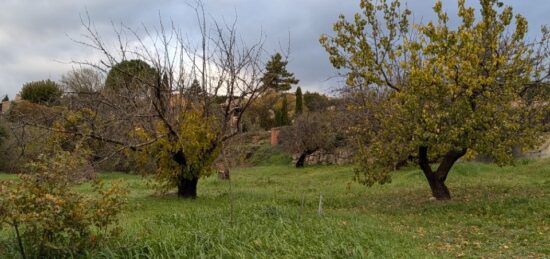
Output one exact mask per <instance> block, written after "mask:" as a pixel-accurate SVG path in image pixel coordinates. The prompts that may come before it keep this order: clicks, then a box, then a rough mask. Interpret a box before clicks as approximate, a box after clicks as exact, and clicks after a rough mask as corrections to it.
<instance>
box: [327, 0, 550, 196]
mask: <svg viewBox="0 0 550 259" xmlns="http://www.w3.org/2000/svg"><path fill="white" fill-rule="evenodd" d="M360 6H361V11H362V12H361V13H358V14H356V15H355V16H354V18H353V19H352V20H351V21H350V20H347V19H346V18H345V17H344V16H340V19H339V20H338V21H337V22H336V23H335V24H334V31H335V35H334V36H328V35H323V36H322V37H321V39H320V42H321V44H322V45H323V46H324V48H325V49H326V50H327V52H328V54H329V56H330V61H331V62H332V64H333V66H334V67H335V68H337V69H339V70H340V71H341V72H342V75H344V76H345V77H346V80H347V81H346V83H347V87H348V88H350V89H353V91H352V92H354V93H356V94H357V95H361V96H362V97H363V100H364V101H363V102H358V103H356V105H358V107H352V108H359V109H364V110H368V114H369V116H365V118H364V122H363V123H361V125H360V126H359V127H356V128H355V130H356V131H358V132H360V133H362V134H361V136H362V137H361V138H359V139H358V141H361V143H362V149H361V151H360V154H359V157H360V159H359V166H358V168H357V173H356V180H358V181H359V182H361V183H364V184H366V185H368V186H371V185H373V184H375V183H381V184H383V183H386V182H389V181H390V179H391V178H390V172H391V171H392V170H393V168H394V167H395V164H396V163H399V162H400V161H403V160H407V159H409V160H412V161H414V162H415V163H416V164H417V165H418V166H419V167H420V168H421V169H422V172H423V173H424V175H425V176H426V179H427V180H428V183H429V185H430V187H431V191H432V195H433V197H435V198H436V199H439V200H447V199H450V198H451V195H450V192H449V190H448V188H447V186H446V185H445V181H446V179H447V176H448V174H449V172H450V170H451V168H452V167H453V165H454V164H455V162H457V160H459V159H460V158H462V157H464V156H465V155H472V156H473V155H475V154H484V155H489V156H491V157H492V158H493V159H494V161H496V162H497V163H498V164H501V165H502V164H507V163H511V162H512V161H513V156H512V149H513V148H514V147H520V148H523V149H527V148H532V147H534V146H535V145H536V144H537V143H539V141H540V140H541V137H542V132H543V128H544V125H543V124H542V121H543V119H542V118H543V115H544V113H545V111H548V103H549V97H548V94H547V91H545V89H546V90H547V89H548V87H549V85H548V77H549V68H550V67H549V66H548V62H547V61H548V60H547V57H548V54H549V52H548V47H547V46H548V44H549V43H550V40H549V39H550V37H549V36H550V33H549V30H548V29H547V28H546V27H544V28H543V29H542V35H541V36H540V37H539V38H538V39H537V40H534V41H528V40H527V36H526V33H527V28H528V24H527V21H526V19H525V18H524V17H523V16H521V15H519V14H514V12H513V10H512V8H511V7H509V6H505V5H504V4H503V3H502V2H500V1H498V0H480V6H481V8H480V10H479V13H477V12H476V10H475V9H474V8H472V7H468V6H466V4H465V1H464V0H460V1H458V17H459V23H458V26H454V25H451V24H450V21H449V19H450V18H449V15H448V14H447V13H446V12H445V11H443V4H442V1H437V2H436V3H435V5H434V7H433V10H434V12H435V14H436V16H437V18H436V20H435V21H430V22H428V23H425V24H414V25H412V24H411V23H410V21H411V12H410V11H409V10H408V9H404V8H401V7H400V1H398V0H393V1H389V0H382V1H379V2H377V4H375V3H374V2H373V1H369V0H361V2H360Z"/></svg>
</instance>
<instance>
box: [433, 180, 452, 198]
mask: <svg viewBox="0 0 550 259" xmlns="http://www.w3.org/2000/svg"><path fill="white" fill-rule="evenodd" d="M428 183H429V184H430V189H432V196H433V197H434V198H435V199H436V200H441V201H444V200H450V199H451V193H450V192H449V189H448V188H447V186H446V185H445V181H444V180H439V179H428Z"/></svg>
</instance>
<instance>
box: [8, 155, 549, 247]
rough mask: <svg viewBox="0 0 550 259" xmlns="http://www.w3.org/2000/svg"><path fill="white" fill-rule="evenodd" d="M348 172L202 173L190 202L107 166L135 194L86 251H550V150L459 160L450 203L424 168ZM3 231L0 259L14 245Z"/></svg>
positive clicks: (283, 169) (312, 169)
mask: <svg viewBox="0 0 550 259" xmlns="http://www.w3.org/2000/svg"><path fill="white" fill-rule="evenodd" d="M352 176H353V171H352V168H351V167H339V166H326V167H308V168H305V169H302V170H297V169H294V168H292V167H290V166H282V165H279V166H259V167H252V168H244V169H239V170H234V171H233V172H232V180H231V182H228V181H221V180H218V179H216V177H210V178H207V179H204V180H202V181H201V182H200V183H199V198H198V199H197V200H193V201H191V200H181V199H178V198H177V197H176V196H174V195H168V196H162V197H160V196H156V195H154V192H153V191H152V190H150V189H149V188H147V185H146V183H145V180H144V179H143V178H141V177H139V176H132V175H125V174H120V173H106V174H103V175H102V177H103V178H104V179H105V180H107V181H111V180H115V179H122V180H124V181H126V182H127V185H128V187H129V188H130V190H131V193H130V196H129V201H130V202H129V206H128V209H127V210H126V212H125V213H124V214H123V215H122V216H121V221H120V224H121V227H122V228H123V230H124V231H123V233H122V235H121V236H120V238H118V239H117V240H112V241H109V242H108V244H107V245H105V246H103V247H100V248H99V249H98V250H96V251H91V252H90V254H89V257H93V258H138V257H140V258H210V257H222V258H250V257H255V258H319V257H323V258H362V257H376V258H379V257H390V258H429V257H438V258H441V257H460V256H465V257H488V258H496V257H501V258H511V257H522V258H523V257H534V258H544V257H550V160H543V161H523V162H522V163H520V164H519V165H517V166H515V167H504V168H499V167H496V166H494V165H489V164H480V163H459V164H457V165H456V167H455V168H454V169H453V171H452V172H451V174H450V176H449V179H448V185H449V188H450V190H451V193H452V195H453V200H452V201H450V202H436V201H430V200H429V197H430V192H429V188H428V185H427V183H426V182H425V179H424V178H423V175H422V174H421V172H420V171H418V170H412V169H411V170H402V171H399V172H396V173H395V174H394V177H393V182H392V183H391V184H387V185H384V186H374V187H372V188H366V187H364V186H361V185H359V184H357V183H355V182H353V181H352V180H351V179H352ZM9 177H13V176H8V175H0V179H6V178H9ZM80 188H81V190H82V191H86V190H88V188H89V186H86V185H85V186H82V187H80ZM321 193H322V195H323V213H322V215H321V216H319V215H318V205H319V196H320V194H321ZM302 205H303V206H302ZM7 235H11V233H10V232H8V231H4V232H3V234H2V236H1V242H2V244H1V246H0V257H2V258H5V257H9V256H10V255H16V253H17V251H16V250H15V244H11V243H7V242H11V241H12V240H11V239H10V240H9V241H8V239H7ZM2 249H3V250H4V251H2ZM3 253H4V254H3Z"/></svg>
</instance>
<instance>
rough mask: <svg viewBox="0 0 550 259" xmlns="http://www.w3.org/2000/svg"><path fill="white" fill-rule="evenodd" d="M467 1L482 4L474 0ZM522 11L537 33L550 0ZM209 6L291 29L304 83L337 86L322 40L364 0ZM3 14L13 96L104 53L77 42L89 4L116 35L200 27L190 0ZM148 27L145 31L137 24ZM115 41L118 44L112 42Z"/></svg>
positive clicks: (216, 12)
mask: <svg viewBox="0 0 550 259" xmlns="http://www.w3.org/2000/svg"><path fill="white" fill-rule="evenodd" d="M433 2H434V1H426V0H409V1H408V4H407V5H408V7H409V8H411V9H412V10H413V12H414V13H415V17H416V19H418V20H419V19H422V20H424V21H426V20H429V19H431V18H432V17H433V14H432V11H431V6H432V4H433ZM467 2H468V4H471V5H477V4H476V2H477V1H475V0H469V1H467ZM504 2H505V3H507V4H511V5H512V6H513V7H514V9H515V11H517V12H519V13H522V14H524V15H525V16H527V18H528V20H529V22H530V25H531V27H530V28H531V35H536V32H537V30H538V28H540V26H541V25H543V24H544V23H545V21H546V20H547V19H546V16H547V13H548V12H549V11H550V1H547V0H529V1H517V0H516V1H514V0H505V1H504ZM205 3H206V6H207V10H208V12H209V13H210V14H211V15H212V16H213V17H215V18H216V19H218V20H220V19H222V18H223V17H225V19H227V20H231V19H233V17H234V16H235V14H236V15H237V16H238V25H239V30H240V32H241V33H242V34H243V37H245V39H248V40H256V39H257V38H258V36H259V34H260V31H263V33H264V34H265V35H266V37H267V41H266V48H267V49H268V50H270V51H277V50H279V43H280V44H282V45H283V46H284V45H285V44H286V43H287V40H288V37H289V35H290V41H291V42H290V44H291V57H290V63H289V70H291V71H292V72H294V73H295V74H296V76H297V77H298V78H299V79H300V80H301V83H300V84H301V86H302V87H303V88H304V89H305V90H310V91H312V90H316V91H324V92H330V91H331V90H333V89H334V88H336V87H337V86H338V80H327V79H328V78H330V77H332V76H334V75H335V73H336V71H334V69H333V68H332V67H331V65H330V63H329V62H328V58H327V55H326V53H325V52H324V50H323V49H322V48H321V46H320V45H319V43H318V38H319V36H320V35H321V34H323V33H329V34H330V33H331V28H332V24H333V23H334V21H336V19H337V18H338V15H339V14H345V15H346V16H348V17H349V16H350V15H352V14H353V13H354V12H357V11H359V7H358V4H359V0H205ZM444 4H445V8H446V10H448V11H449V13H451V14H452V13H455V10H456V1H444ZM1 8H2V15H1V16H0V78H1V79H2V80H1V83H0V94H4V93H8V94H9V95H10V97H12V98H13V96H14V95H15V94H16V93H17V92H18V91H19V90H20V88H21V86H22V84H23V83H25V82H28V81H32V80H39V79H45V78H52V79H58V78H59V77H60V75H61V74H63V73H64V72H66V71H69V70H70V69H71V67H72V65H71V64H68V62H69V61H71V60H93V59H95V58H96V57H97V53H95V52H94V51H92V50H91V49H88V48H85V47H83V46H81V45H78V44H76V43H74V42H73V41H71V39H70V38H69V37H67V36H66V35H70V36H71V37H74V38H79V37H80V34H81V33H82V32H83V31H82V28H81V24H80V16H79V15H81V14H84V13H85V12H86V10H87V11H88V12H89V14H90V17H91V18H92V20H93V22H94V24H95V25H96V27H97V28H98V30H99V32H100V33H101V34H102V35H103V38H104V40H105V42H107V43H109V42H113V41H114V39H115V38H114V35H113V33H112V24H111V23H115V24H119V23H124V24H125V25H127V26H129V27H131V28H138V29H139V27H140V26H141V24H144V25H147V26H157V25H158V21H159V13H160V15H161V16H162V19H163V20H165V21H170V20H172V21H174V23H176V24H177V25H178V26H179V27H181V29H182V30H183V31H185V32H187V33H188V34H189V35H193V34H194V33H195V32H196V27H195V18H194V14H193V12H192V11H191V10H190V9H189V8H188V7H187V6H186V4H185V1H184V0H158V1H155V0H4V1H2V4H1ZM138 31H141V30H138ZM113 44H114V43H113Z"/></svg>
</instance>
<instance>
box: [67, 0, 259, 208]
mask: <svg viewBox="0 0 550 259" xmlns="http://www.w3.org/2000/svg"><path fill="white" fill-rule="evenodd" d="M192 7H193V10H194V11H195V14H196V18H197V23H198V24H197V25H198V27H199V28H200V41H199V43H198V45H199V46H198V47H194V46H193V43H192V41H191V40H190V38H189V37H186V36H185V34H184V33H182V31H181V30H179V29H178V28H177V27H176V26H175V25H174V24H173V23H171V24H170V25H169V26H166V24H165V23H163V22H162V20H161V22H160V23H159V26H158V27H156V28H148V27H145V26H144V27H143V29H142V30H143V33H142V34H140V33H139V32H138V31H137V30H134V29H132V28H128V27H125V26H120V27H118V29H115V32H116V35H117V38H118V50H117V51H112V50H111V49H109V48H108V46H107V44H106V43H105V42H104V41H103V40H102V37H101V35H100V34H99V33H98V32H97V30H96V29H95V27H94V25H93V23H92V22H91V20H90V18H89V16H87V17H85V18H84V19H82V21H83V22H82V24H83V27H84V29H85V30H86V32H87V33H86V36H85V39H84V40H79V41H78V43H80V44H83V45H85V46H88V47H91V48H93V49H95V50H97V51H99V52H100V53H101V54H102V55H103V58H102V59H101V60H100V61H98V62H77V63H79V64H80V65H88V66H90V67H92V68H95V69H97V70H99V71H103V72H104V73H106V72H107V71H110V70H112V69H117V66H116V65H117V64H120V63H121V62H123V61H127V60H141V61H143V62H145V63H147V64H148V65H150V66H151V67H152V68H153V69H154V71H155V72H156V77H155V78H154V80H145V79H143V78H140V77H139V76H135V75H131V74H130V75H128V76H135V77H134V78H133V80H132V82H133V83H132V84H135V85H134V86H132V87H134V88H132V89H134V90H133V91H121V92H116V91H115V92H112V91H111V92H109V91H98V92H94V94H93V96H94V98H93V104H90V105H87V107H82V106H73V107H72V108H73V110H72V111H71V112H82V111H83V110H86V111H87V112H86V113H85V114H87V115H86V116H80V117H79V118H80V121H79V122H80V123H81V124H85V125H86V127H83V126H77V127H69V128H65V129H63V130H62V131H65V132H66V133H68V134H77V135H79V134H85V135H87V136H89V137H91V138H92V139H95V140H98V141H102V142H107V143H111V144H116V145H117V146H118V147H119V148H117V149H116V150H114V151H113V153H116V152H119V151H122V150H133V151H138V152H141V151H144V150H149V151H151V150H152V149H154V150H155V152H156V154H163V157H161V156H160V155H159V156H157V157H156V159H157V161H159V164H158V168H159V169H158V170H159V173H160V174H161V175H163V177H161V179H160V180H161V181H164V184H165V186H168V187H170V186H177V188H178V194H179V196H181V197H186V198H195V197H196V196H197V192H196V188H197V183H198V180H199V178H200V177H201V176H203V175H205V174H206V173H207V171H208V167H209V166H210V165H211V162H209V161H213V160H214V159H215V157H216V156H217V155H218V153H219V152H218V151H219V149H220V148H221V147H222V145H223V143H225V142H226V141H227V140H228V139H230V138H231V137H233V136H235V135H236V134H238V133H239V131H238V125H239V124H240V121H241V119H242V116H243V113H244V112H245V111H246V110H247V108H248V107H249V106H250V105H251V103H252V102H253V101H254V100H255V99H256V98H257V97H258V96H259V95H260V94H261V93H262V92H263V91H264V90H265V87H264V86H263V85H262V83H261V80H260V78H261V76H262V75H263V71H262V68H263V67H264V64H263V60H262V58H263V56H264V50H263V36H261V35H260V37H259V40H258V41H257V42H254V43H253V44H248V43H247V42H245V41H244V39H243V38H241V37H240V36H239V34H238V33H237V28H236V19H235V20H234V21H233V22H232V23H218V22H216V21H215V20H213V19H209V18H208V16H207V14H206V12H205V10H204V6H203V5H202V3H201V2H197V4H196V5H194V6H192ZM210 24H211V25H212V26H210ZM125 39H131V40H125ZM118 72H120V73H128V71H125V70H123V69H120V70H119V71H118ZM193 82H195V83H194V84H193ZM197 82H199V88H200V92H201V93H200V94H195V95H192V96H190V95H185V93H187V92H189V91H190V88H192V87H193V89H191V90H192V91H196V90H197V89H196V88H197ZM191 124H197V125H195V126H196V127H195V128H193V127H191V126H190V125H191ZM203 124H204V125H207V126H206V127H203V126H204V125H203ZM81 129H86V130H81ZM197 130H201V131H202V130H203V131H204V132H203V133H204V134H203V135H204V136H206V137H205V139H206V140H207V141H206V142H207V143H202V144H201V145H199V147H196V146H190V144H189V141H187V142H186V140H188V139H189V137H190V136H193V137H194V138H200V137H201V136H202V135H193V134H197V132H196V131H197ZM189 131H193V132H192V133H190V132H189ZM200 139H201V138H200ZM203 140H204V139H203ZM197 141H199V140H197ZM167 157H169V158H170V159H169V160H170V161H168V162H167V161H166V158H167ZM163 170H164V172H161V171H163ZM166 171H169V173H166Z"/></svg>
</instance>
